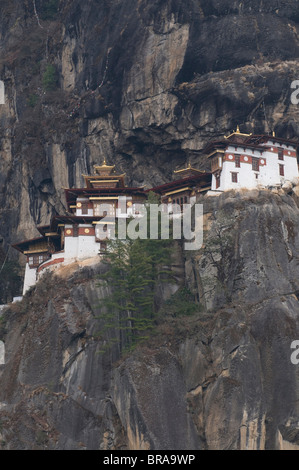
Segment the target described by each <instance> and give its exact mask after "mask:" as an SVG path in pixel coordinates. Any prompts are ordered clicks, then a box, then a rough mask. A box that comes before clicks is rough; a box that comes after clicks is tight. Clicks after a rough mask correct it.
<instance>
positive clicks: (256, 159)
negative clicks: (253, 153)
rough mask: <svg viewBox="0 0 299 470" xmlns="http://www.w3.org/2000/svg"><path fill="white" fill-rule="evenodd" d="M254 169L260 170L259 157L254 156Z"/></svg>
mask: <svg viewBox="0 0 299 470" xmlns="http://www.w3.org/2000/svg"><path fill="white" fill-rule="evenodd" d="M252 169H253V171H260V168H259V159H258V158H256V157H252Z"/></svg>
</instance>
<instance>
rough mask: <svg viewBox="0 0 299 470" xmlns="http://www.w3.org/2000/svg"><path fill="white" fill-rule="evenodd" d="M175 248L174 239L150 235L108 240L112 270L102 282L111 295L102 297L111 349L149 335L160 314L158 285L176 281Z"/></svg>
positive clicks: (129, 346)
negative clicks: (172, 258)
mask: <svg viewBox="0 0 299 470" xmlns="http://www.w3.org/2000/svg"><path fill="white" fill-rule="evenodd" d="M150 202H152V199H151V198H149V203H150ZM154 202H155V201H154ZM149 225H150V224H149V223H148V229H149ZM173 249H174V244H173V241H172V240H161V239H157V240H152V239H150V237H149V234H148V238H147V239H140V238H138V239H136V240H130V239H128V240H118V239H116V240H110V241H108V246H107V255H106V256H107V259H106V262H107V263H108V265H109V269H108V271H107V274H106V275H104V276H103V277H102V279H101V281H100V283H101V285H102V286H107V287H108V289H109V294H108V295H107V296H106V297H105V298H104V299H103V300H102V303H101V307H102V312H101V316H100V317H99V319H100V320H101V337H102V339H103V340H105V341H106V347H107V348H110V347H111V345H112V344H114V343H117V344H118V345H119V348H120V353H121V352H123V351H124V350H125V351H126V350H131V349H133V348H134V347H135V346H136V344H137V343H139V342H141V341H143V340H145V339H147V338H148V336H149V334H150V331H151V330H152V329H153V327H154V321H155V316H156V313H157V302H156V300H157V290H158V286H159V284H161V283H163V282H169V283H170V282H173V274H172V270H171V257H172V253H173Z"/></svg>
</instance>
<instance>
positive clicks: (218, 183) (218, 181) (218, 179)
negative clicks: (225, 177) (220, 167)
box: [216, 175, 220, 189]
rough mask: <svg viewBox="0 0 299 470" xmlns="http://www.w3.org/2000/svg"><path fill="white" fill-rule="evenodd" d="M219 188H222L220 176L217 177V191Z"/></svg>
mask: <svg viewBox="0 0 299 470" xmlns="http://www.w3.org/2000/svg"><path fill="white" fill-rule="evenodd" d="M219 186H220V176H219V175H217V176H216V189H217V188H219Z"/></svg>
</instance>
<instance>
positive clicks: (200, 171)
mask: <svg viewBox="0 0 299 470" xmlns="http://www.w3.org/2000/svg"><path fill="white" fill-rule="evenodd" d="M185 171H195V172H197V173H205V171H203V170H198V169H197V168H193V167H192V166H191V163H190V162H189V163H188V166H187V168H183V169H182V170H175V171H174V173H175V174H177V173H183V172H185Z"/></svg>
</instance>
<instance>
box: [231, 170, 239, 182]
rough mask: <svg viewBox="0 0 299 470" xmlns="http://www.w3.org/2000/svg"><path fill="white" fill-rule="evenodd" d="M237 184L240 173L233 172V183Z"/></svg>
mask: <svg viewBox="0 0 299 470" xmlns="http://www.w3.org/2000/svg"><path fill="white" fill-rule="evenodd" d="M237 182H238V173H233V172H232V183H237Z"/></svg>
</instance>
